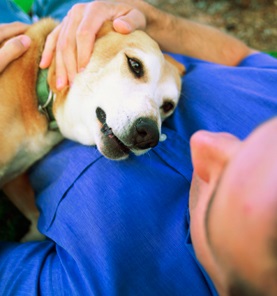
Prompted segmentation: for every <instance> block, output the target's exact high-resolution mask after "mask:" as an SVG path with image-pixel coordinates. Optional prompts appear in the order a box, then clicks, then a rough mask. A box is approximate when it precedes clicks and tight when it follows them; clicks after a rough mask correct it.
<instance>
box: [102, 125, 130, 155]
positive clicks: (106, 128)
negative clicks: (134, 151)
mask: <svg viewBox="0 0 277 296" xmlns="http://www.w3.org/2000/svg"><path fill="white" fill-rule="evenodd" d="M101 132H102V133H103V135H104V136H106V137H108V138H109V139H110V140H111V141H114V142H116V144H117V146H118V147H119V148H120V150H122V151H123V152H125V153H129V152H130V149H129V148H128V147H127V146H126V145H124V144H123V143H122V142H121V141H120V140H119V139H118V138H117V136H115V134H114V133H113V131H112V129H111V128H110V127H109V126H108V125H107V123H106V122H105V123H104V124H103V125H102V127H101Z"/></svg>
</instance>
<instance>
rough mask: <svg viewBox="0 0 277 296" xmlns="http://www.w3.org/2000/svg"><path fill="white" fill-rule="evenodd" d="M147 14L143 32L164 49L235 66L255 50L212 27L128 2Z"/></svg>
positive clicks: (137, 2)
mask: <svg viewBox="0 0 277 296" xmlns="http://www.w3.org/2000/svg"><path fill="white" fill-rule="evenodd" d="M128 2H129V3H130V4H131V3H132V4H134V5H135V6H136V7H137V8H138V9H140V10H141V11H142V12H143V13H144V14H145V16H146V20H147V26H146V32H147V33H148V34H149V35H150V36H151V37H152V38H154V39H155V40H156V41H157V42H158V43H159V45H160V46H161V48H162V49H163V50H165V51H170V52H174V53H179V54H184V55H188V56H191V57H195V58H199V59H203V60H207V61H211V62H215V63H219V64H225V65H237V64H238V63H239V62H240V61H241V60H242V59H243V58H245V57H246V56H248V55H249V54H250V53H252V52H254V50H252V49H250V48H249V47H247V46H246V45H245V44H244V43H243V42H241V41H240V40H238V39H236V38H234V37H232V36H230V35H228V34H226V33H223V32H221V31H220V30H218V29H215V28H213V27H210V26H207V25H203V24H199V23H196V22H193V21H189V20H186V19H184V18H180V17H176V16H173V15H171V14H169V13H166V12H163V11H160V10H158V9H156V8H154V7H153V6H150V5H149V4H147V3H146V2H144V1H140V0H138V1H132V2H131V1H128Z"/></svg>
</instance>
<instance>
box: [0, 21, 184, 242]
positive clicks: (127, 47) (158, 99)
mask: <svg viewBox="0 0 277 296" xmlns="http://www.w3.org/2000/svg"><path fill="white" fill-rule="evenodd" d="M56 26H57V23H56V22H55V21H54V20H52V19H43V20H41V21H39V22H37V23H35V24H34V25H32V26H31V27H30V28H29V29H28V31H27V32H26V35H28V36H30V37H31V39H32V45H31V47H30V49H29V50H28V51H27V52H26V53H25V54H24V55H23V56H22V57H20V58H18V59H17V60H15V61H14V62H12V63H11V64H10V65H9V66H8V67H7V68H6V69H5V71H4V72H3V73H1V75H0V98H1V105H0V114H1V115H0V141H1V153H0V187H1V188H2V189H3V191H4V192H5V193H6V195H7V196H8V197H9V198H10V199H11V200H12V202H13V203H14V204H15V205H16V206H17V207H18V208H19V209H20V210H21V211H22V212H23V214H24V215H25V216H26V217H27V218H28V219H29V220H30V221H31V230H30V233H29V234H27V238H26V240H29V239H33V238H34V237H35V236H36V234H34V233H36V230H35V229H36V222H37V219H38V210H37V209H36V207H35V203H34V193H32V190H31V187H30V184H29V183H28V179H27V178H26V175H24V172H26V170H27V169H28V168H29V167H30V166H31V165H32V164H34V162H36V161H37V160H38V159H40V158H42V157H43V156H44V155H45V154H46V153H48V152H49V151H50V150H51V149H52V148H53V147H54V146H55V145H56V144H58V143H59V142H60V141H61V140H62V139H63V138H68V139H71V140H73V141H77V142H79V143H81V144H84V145H96V146H97V148H98V150H99V151H100V152H101V153H102V154H103V155H104V156H105V157H107V158H110V159H114V160H122V159H125V158H127V157H128V156H129V154H130V153H134V154H135V155H141V154H143V153H146V152H147V151H149V149H151V148H153V147H155V146H156V145H157V144H158V142H159V140H160V139H161V138H162V135H161V124H162V121H163V120H164V119H165V118H167V117H168V116H170V115H171V114H172V113H173V111H174V109H175V107H176V105H177V103H178V99H179V95H180V89H181V76H182V75H183V74H184V71H185V69H184V66H183V65H182V64H180V63H178V62H177V61H175V60H174V59H172V58H170V57H169V56H166V55H163V54H162V52H161V50H160V48H159V46H158V44H157V43H156V42H155V41H154V40H152V39H151V38H150V37H149V36H148V35H147V34H146V33H145V32H143V31H135V32H133V33H131V34H127V35H122V34H119V33H116V32H115V31H114V30H113V28H112V23H111V22H106V23H105V24H104V25H103V26H102V28H101V29H100V31H99V33H98V35H97V38H96V42H95V46H94V50H93V54H92V56H91V59H90V62H89V64H88V65H87V67H86V68H85V69H84V71H82V72H81V73H78V74H77V75H76V77H75V78H74V82H73V84H72V85H71V86H67V87H65V88H64V89H62V90H61V91H59V90H57V88H56V86H55V81H56V75H55V59H54V60H53V62H52V64H51V66H50V67H49V69H48V70H47V71H46V72H45V71H42V70H40V69H39V66H38V65H39V61H40V59H41V54H42V51H43V48H44V44H45V41H46V38H47V36H48V35H49V33H50V32H51V31H52V30H53V29H54V28H55V27H56Z"/></svg>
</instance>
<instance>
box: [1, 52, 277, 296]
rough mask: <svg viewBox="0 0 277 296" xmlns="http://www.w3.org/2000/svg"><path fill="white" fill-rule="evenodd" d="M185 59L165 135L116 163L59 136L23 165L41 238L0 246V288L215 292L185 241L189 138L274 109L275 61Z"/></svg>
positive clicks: (239, 128)
mask: <svg viewBox="0 0 277 296" xmlns="http://www.w3.org/2000/svg"><path fill="white" fill-rule="evenodd" d="M175 57H176V58H177V59H179V61H181V62H182V63H184V64H185V65H186V68H187V73H186V75H185V76H184V78H183V84H182V96H181V99H180V103H179V105H178V107H177V110H176V111H175V113H174V115H173V116H172V117H171V118H170V119H168V120H167V121H166V122H165V123H164V125H163V133H165V134H166V135H167V140H166V141H164V142H161V143H159V145H158V146H157V147H155V148H154V149H153V150H151V151H150V152H148V153H147V154H146V155H143V156H140V157H135V156H131V157H130V158H129V159H127V160H124V161H120V162H115V161H111V160H108V159H106V158H104V157H103V156H102V155H101V154H100V153H99V152H98V151H97V149H96V148H95V147H85V146H82V145H79V144H77V143H74V142H71V141H67V140H66V141H64V142H63V143H62V144H61V145H59V146H58V147H56V148H55V149H54V150H53V151H52V152H51V153H50V154H49V155H48V156H47V157H45V158H44V159H42V160H41V161H40V163H38V164H37V165H36V166H35V167H34V168H33V169H32V170H31V172H30V176H31V181H32V184H33V187H34V188H35V191H36V196H37V205H38V207H39V209H40V211H41V217H40V220H39V229H40V231H41V232H42V233H44V234H45V235H46V236H47V237H49V239H48V240H46V241H44V242H30V243H25V244H17V243H4V242H2V243H0V276H1V281H0V295H36V294H39V295H55V296H56V295H57V296H58V295H109V296H110V295H120V296H125V295H131V296H136V295H138V296H147V295H149V296H152V295H165V296H166V295H169V296H175V295H185V296H187V295H192V296H195V295H197V296H201V295H216V291H215V289H214V287H213V284H212V283H211V281H210V279H209V277H208V275H207V274H206V273H205V271H204V270H203V268H202V267H201V265H200V264H199V262H198V261H197V259H196V257H195V254H194V251H193V247H192V244H191V240H190V233H189V223H190V221H189V212H188V193H189V188H190V181H191V175H192V164H191V159H190V149H189V139H190V137H191V135H192V134H193V133H194V132H195V131H196V130H199V129H207V130H211V131H226V132H231V133H233V134H235V135H236V136H238V137H239V138H241V139H243V138H245V137H246V136H247V135H248V134H249V133H250V132H251V131H252V130H253V129H254V128H255V127H257V126H258V125H259V124H261V123H262V122H264V121H266V120H267V119H269V118H271V117H273V116H276V114H277V87H276V85H277V60H275V59H273V58H271V57H269V56H267V55H265V54H254V55H251V56H249V57H247V58H246V59H245V60H244V61H243V62H242V63H241V64H240V65H239V66H238V67H227V66H222V65H216V64H213V63H208V62H203V61H199V60H195V59H191V58H187V57H183V56H176V55H175Z"/></svg>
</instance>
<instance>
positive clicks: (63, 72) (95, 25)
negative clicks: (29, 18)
mask: <svg viewBox="0 0 277 296" xmlns="http://www.w3.org/2000/svg"><path fill="white" fill-rule="evenodd" d="M107 20H110V21H113V26H114V29H115V30H116V31H118V32H119V33H123V34H127V33H130V32H132V31H134V30H135V29H144V28H145V26H146V20H145V16H144V15H143V14H142V13H141V12H140V11H139V10H137V9H134V8H133V7H132V6H130V5H128V4H123V3H112V2H107V1H94V2H90V3H85V4H76V5H74V6H73V7H72V9H71V10H70V11H69V13H68V14H67V16H66V18H65V19H64V20H63V21H62V23H61V24H60V25H59V26H58V27H57V28H56V29H55V30H54V31H53V32H52V33H51V34H50V35H49V36H48V38H47V41H46V45H45V49H44V51H43V55H42V60H41V63H40V66H41V67H42V68H46V67H49V65H50V64H51V61H52V59H53V55H54V52H55V51H56V76H57V88H58V89H62V88H63V87H64V86H66V84H67V83H72V82H73V80H74V77H75V75H76V73H77V72H80V71H82V70H83V69H84V68H85V67H86V65H87V64H88V62H89V60H90V57H91V54H92V51H93V46H94V42H95V38H96V35H97V33H98V31H99V30H100V28H101V27H102V25H103V23H104V22H105V21H107Z"/></svg>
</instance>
